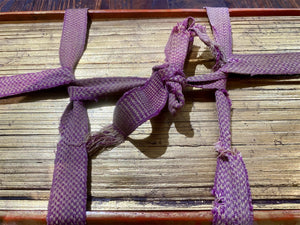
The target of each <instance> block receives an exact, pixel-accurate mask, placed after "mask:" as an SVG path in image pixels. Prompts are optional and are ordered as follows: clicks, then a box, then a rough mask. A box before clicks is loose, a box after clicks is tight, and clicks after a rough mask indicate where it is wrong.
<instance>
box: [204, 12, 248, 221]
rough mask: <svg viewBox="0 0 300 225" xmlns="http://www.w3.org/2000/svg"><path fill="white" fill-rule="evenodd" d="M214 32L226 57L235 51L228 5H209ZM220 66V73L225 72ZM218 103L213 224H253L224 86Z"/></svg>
mask: <svg viewBox="0 0 300 225" xmlns="http://www.w3.org/2000/svg"><path fill="white" fill-rule="evenodd" d="M207 13H208V17H209V21H210V23H211V26H212V30H213V34H214V37H215V40H216V42H217V43H218V44H219V45H220V48H221V49H222V50H223V51H224V52H225V55H226V61H225V63H226V64H225V65H223V67H224V66H226V65H227V63H228V58H230V56H231V54H232V38H231V25H230V18H229V12H228V9H227V8H207ZM223 67H221V68H220V69H219V71H217V72H219V73H223V71H222V69H223ZM215 95H216V105H217V112H218V120H219V129H220V137H219V141H218V143H217V144H216V151H217V152H218V153H219V156H218V159H217V168H216V175H215V182H214V187H213V191H212V193H213V195H215V201H214V207H213V210H212V212H213V215H214V218H213V224H215V225H217V224H218V225H219V224H220V225H221V224H222V225H223V224H224V225H225V224H226V225H227V224H228V225H229V224H230V225H231V224H232V225H233V224H234V225H250V224H253V212H252V199H251V192H250V187H249V182H248V175H247V170H246V167H245V164H244V162H243V159H242V157H241V154H240V153H239V152H237V151H236V150H235V149H233V148H232V147H231V131H230V127H231V101H230V99H229V97H228V93H227V91H226V90H225V89H223V90H217V91H216V93H215Z"/></svg>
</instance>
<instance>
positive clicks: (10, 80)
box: [0, 9, 87, 98]
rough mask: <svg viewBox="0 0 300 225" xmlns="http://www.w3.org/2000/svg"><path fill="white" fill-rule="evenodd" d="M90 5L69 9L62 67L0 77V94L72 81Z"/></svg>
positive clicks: (82, 42)
mask: <svg viewBox="0 0 300 225" xmlns="http://www.w3.org/2000/svg"><path fill="white" fill-rule="evenodd" d="M86 25H87V9H80V10H66V13H65V19H64V26H63V32H62V37H61V45H60V51H59V57H60V64H61V67H60V68H57V69H49V70H44V71H41V72H37V73H27V74H19V75H14V76H9V77H0V98H1V97H5V96H12V95H18V94H24V93H27V92H32V91H39V90H43V89H49V88H53V87H57V86H61V85H66V84H70V83H71V82H72V81H73V80H74V75H73V70H74V67H75V66H76V63H77V62H78V60H79V59H80V57H81V55H82V53H83V51H84V46H85V39H86Z"/></svg>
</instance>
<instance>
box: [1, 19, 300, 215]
mask: <svg viewBox="0 0 300 225" xmlns="http://www.w3.org/2000/svg"><path fill="white" fill-rule="evenodd" d="M180 20H181V18H164V19H159V18H152V19H102V20H93V22H92V24H91V29H90V32H89V39H88V45H87V49H86V51H85V53H84V55H83V57H82V59H81V60H80V62H79V64H78V66H77V69H76V72H75V74H76V77H77V78H88V77H95V76H96V77H108V76H139V77H149V75H150V74H151V68H152V67H153V66H155V65H157V64H161V63H163V60H164V46H165V44H166V42H167V39H168V36H169V34H170V31H171V29H172V27H173V26H174V25H175V24H176V23H177V22H178V21H180ZM196 20H197V22H200V23H201V24H203V25H205V26H206V27H207V31H208V33H209V36H212V34H211V31H210V29H209V24H208V20H207V18H196ZM61 28H62V22H61V21H59V22H57V21H51V22H50V21H43V22H39V23H35V22H30V21H27V22H1V23H0V52H1V53H0V76H10V75H14V74H18V73H29V72H35V71H39V70H42V69H46V68H54V67H58V66H59V58H58V48H59V41H60V35H61ZM299 28H300V18H299V17H296V16H289V17H288V16H286V17H245V18H244V17H234V18H232V30H233V43H234V53H274V52H278V53H281V52H292V51H297V52H299V51H300V48H299V46H300V39H299ZM213 64H214V60H213V58H212V56H211V54H210V53H209V51H208V49H207V48H206V47H205V46H204V44H203V43H201V42H200V41H199V40H197V39H195V43H194V46H193V49H192V52H191V54H190V56H189V59H188V60H187V66H186V68H185V71H186V74H187V75H188V76H193V75H200V74H204V73H208V72H210V69H211V67H212V66H213ZM299 84H300V82H299V77H290V78H287V77H278V79H273V77H272V78H268V77H266V78H261V77H249V76H238V77H234V76H230V79H229V81H228V90H229V94H230V98H231V99H232V108H233V110H232V137H233V145H234V146H235V147H237V149H238V150H239V151H241V153H242V155H243V157H244V160H245V163H246V166H247V168H248V174H249V180H250V185H251V188H252V197H253V200H254V208H255V209H300V203H299V199H300V192H299V186H300V172H299V171H300V167H299V165H300V152H299V148H300V141H299V140H300V132H299V128H300V114H299V107H300V86H299ZM55 91H56V92H55V93H53V92H52V91H51V90H50V91H43V92H40V93H31V94H26V95H23V96H17V97H12V98H5V99H0V174H1V190H0V210H46V209H47V200H48V197H49V189H50V186H51V181H52V172H53V160H54V157H55V154H54V151H55V148H56V143H57V141H58V140H59V136H58V126H59V119H60V116H61V115H62V113H63V111H64V109H65V107H66V105H67V104H68V102H69V100H68V96H67V92H66V90H64V89H57V90H55ZM185 96H186V105H185V106H184V108H183V109H182V110H181V111H180V112H178V114H177V115H176V116H175V117H173V116H171V115H170V114H169V113H168V112H167V111H166V110H164V111H163V112H162V114H161V115H160V116H158V117H156V118H154V119H153V120H152V121H151V122H149V121H148V122H146V123H145V124H143V125H142V126H141V127H139V128H138V129H137V130H136V131H135V132H134V133H133V134H132V135H131V136H130V138H129V139H128V140H127V141H126V142H125V143H124V144H122V145H121V146H119V147H116V148H115V149H113V150H111V151H107V152H103V153H101V154H99V155H97V156H96V157H94V158H93V159H91V160H90V163H91V169H90V171H89V173H90V178H89V179H90V180H91V185H90V186H91V188H90V189H89V195H90V196H91V199H92V203H91V209H92V210H123V211H124V210H141V211H142V210H190V209H192V210H209V209H211V207H212V205H211V202H212V200H213V197H212V196H211V187H212V185H213V181H214V172H215V166H216V156H217V154H216V152H215V151H214V143H215V142H216V141H217V139H218V127H217V116H216V109H215V99H214V93H213V92H210V91H201V90H196V89H191V88H187V89H186V90H185ZM118 97H119V96H113V97H111V98H106V99H103V100H101V101H99V102H98V103H89V104H88V113H89V118H90V122H91V130H92V131H96V130H99V129H101V127H103V126H105V125H107V124H109V123H110V122H111V121H112V113H113V109H114V104H115V102H116V100H117V99H118Z"/></svg>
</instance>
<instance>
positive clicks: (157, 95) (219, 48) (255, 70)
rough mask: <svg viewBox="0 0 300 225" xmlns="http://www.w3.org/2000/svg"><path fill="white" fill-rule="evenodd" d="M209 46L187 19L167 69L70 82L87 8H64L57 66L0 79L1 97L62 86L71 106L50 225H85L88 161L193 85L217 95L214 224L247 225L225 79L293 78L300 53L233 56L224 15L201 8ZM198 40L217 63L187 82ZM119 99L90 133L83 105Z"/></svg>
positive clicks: (242, 170)
mask: <svg viewBox="0 0 300 225" xmlns="http://www.w3.org/2000/svg"><path fill="white" fill-rule="evenodd" d="M207 13H208V17H209V20H210V23H211V26H212V29H213V34H214V38H215V40H211V39H210V38H209V36H208V35H207V34H206V30H205V27H203V26H201V25H199V24H195V20H194V19H193V18H187V19H185V20H184V21H182V22H180V23H178V24H177V25H176V26H175V27H174V28H173V30H172V32H171V35H170V37H169V40H168V42H167V45H166V47H165V55H166V58H165V63H164V64H163V65H159V66H155V67H154V68H153V72H152V75H151V77H150V78H149V79H144V78H137V77H126V78H117V77H115V78H114V77H112V78H92V79H85V80H75V78H74V74H73V71H74V69H75V67H76V64H77V62H78V61H79V59H80V57H81V55H82V54H83V51H84V48H85V39H86V28H87V9H79V10H67V11H66V13H65V19H64V27H63V33H62V38H61V45H60V51H59V54H60V63H61V67H60V68H57V69H51V70H46V71H42V72H38V73H29V74H21V75H16V76H11V77H2V78H0V97H5V96H11V95H16V94H22V93H26V92H31V91H38V90H42V89H47V88H52V87H57V86H61V85H68V93H69V96H70V103H69V105H68V106H67V108H66V110H65V112H64V114H63V116H62V118H61V122H60V127H59V131H60V136H61V139H60V141H59V143H58V145H57V152H56V158H55V167H54V173H53V183H52V187H51V193H50V199H49V206H48V215H47V222H48V224H85V223H86V213H85V210H86V199H87V190H86V188H87V183H86V182H87V164H88V155H90V154H93V153H95V152H97V151H102V150H105V149H107V148H113V147H114V146H116V145H119V144H121V143H122V142H123V141H124V140H125V139H126V137H127V136H128V135H130V134H131V133H132V132H133V131H134V130H135V129H136V128H137V127H138V126H139V125H141V124H142V123H144V122H145V121H147V120H149V119H150V118H152V117H154V116H156V115H158V114H159V113H160V111H161V110H162V109H163V108H164V107H165V106H166V105H167V106H168V109H169V111H170V112H171V114H176V112H177V110H179V109H180V108H181V107H182V106H183V105H184V102H185V100H184V95H183V93H182V90H183V89H184V87H185V86H192V87H197V88H202V89H212V90H214V91H215V96H216V105H217V112H218V120H219V128H220V137H219V141H218V142H217V143H216V146H215V148H216V151H217V152H218V158H217V168H216V176H215V183H214V187H213V191H212V192H213V195H215V197H216V199H215V201H214V207H213V210H212V212H213V215H214V219H213V224H225V225H238V224H240V225H250V224H253V212H252V211H253V209H252V204H251V193H250V187H249V183H248V175H247V170H246V167H245V164H244V162H243V159H242V157H241V154H240V153H239V152H238V151H237V150H236V149H235V148H233V147H232V146H231V132H230V118H231V102H230V99H229V96H228V93H227V91H226V81H227V77H228V74H250V75H260V74H274V75H275V74H299V73H300V63H299V59H300V57H299V56H300V54H299V53H286V54H268V55H266V54H263V55H234V54H232V37H231V26H230V18H229V12H228V9H226V8H207ZM195 36H198V37H199V38H200V40H201V41H203V42H204V43H205V44H206V45H207V46H208V47H209V49H210V50H211V52H212V54H213V55H214V56H215V58H216V65H215V66H214V68H213V72H212V73H210V74H204V75H200V76H194V77H189V78H186V77H185V75H184V72H183V68H184V63H185V58H186V56H187V53H188V51H189V50H190V49H191V46H192V44H193V40H194V37H195ZM124 92H125V94H124V95H123V96H122V97H121V98H120V99H119V101H118V102H117V104H116V107H115V111H114V117H113V123H112V124H110V125H108V126H107V127H104V128H103V129H102V130H101V131H99V132H97V133H95V134H90V132H89V121H88V115H87V110H86V107H85V101H94V100H98V99H99V98H101V97H103V96H107V95H110V94H114V93H124Z"/></svg>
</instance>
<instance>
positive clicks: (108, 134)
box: [86, 125, 125, 156]
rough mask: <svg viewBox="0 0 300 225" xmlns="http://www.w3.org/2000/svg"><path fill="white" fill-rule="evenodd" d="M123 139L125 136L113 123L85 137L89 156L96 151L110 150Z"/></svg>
mask: <svg viewBox="0 0 300 225" xmlns="http://www.w3.org/2000/svg"><path fill="white" fill-rule="evenodd" d="M124 141H125V138H124V136H123V135H122V134H120V132H119V131H117V130H116V129H115V128H114V126H113V125H109V126H107V127H105V128H103V129H101V130H100V131H99V132H96V133H94V134H90V135H89V136H88V137H87V142H86V147H87V152H88V154H89V156H92V155H94V154H95V153H97V152H103V151H105V150H110V149H112V148H114V147H116V146H118V145H120V144H121V143H123V142H124Z"/></svg>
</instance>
